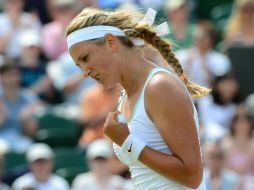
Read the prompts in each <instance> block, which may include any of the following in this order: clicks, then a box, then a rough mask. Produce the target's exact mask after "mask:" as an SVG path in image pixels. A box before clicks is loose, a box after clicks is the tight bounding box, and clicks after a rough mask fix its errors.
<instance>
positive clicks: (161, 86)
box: [139, 73, 202, 188]
mask: <svg viewBox="0 0 254 190" xmlns="http://www.w3.org/2000/svg"><path fill="white" fill-rule="evenodd" d="M158 97H160V98H158ZM165 103H166V104H165ZM145 106H146V109H147V113H148V115H149V116H150V118H151V120H152V121H153V122H154V123H155V125H156V126H157V128H158V130H159V131H160V134H161V136H162V138H163V139H164V141H165V142H166V144H167V145H168V146H169V148H170V150H171V152H172V155H167V154H163V153H159V152H158V151H155V150H153V149H151V148H148V147H146V148H145V149H144V150H143V151H142V153H141V155H140V157H139V160H140V161H141V162H143V163H144V164H145V165H147V166H148V167H150V168H151V169H153V170H155V171H157V172H158V173H160V174H161V175H163V176H165V177H168V178H170V179H173V180H175V181H178V182H179V183H181V184H184V185H186V186H189V187H191V188H196V187H198V185H199V183H200V182H201V180H202V161H201V156H200V146H199V140H198V135H197V129H196V126H195V121H194V118H193V107H192V103H191V102H190V99H189V95H188V94H187V92H186V91H185V90H184V88H183V87H182V85H181V84H180V82H179V81H178V80H177V79H176V78H175V77H173V76H168V74H165V73H163V74H162V73H161V74H157V75H155V76H154V77H153V80H151V81H150V82H149V84H148V86H147V89H146V92H145ZM169 116H170V117H169Z"/></svg>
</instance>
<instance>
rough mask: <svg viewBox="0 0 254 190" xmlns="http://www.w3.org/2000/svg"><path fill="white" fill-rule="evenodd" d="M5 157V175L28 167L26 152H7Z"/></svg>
mask: <svg viewBox="0 0 254 190" xmlns="http://www.w3.org/2000/svg"><path fill="white" fill-rule="evenodd" d="M3 158H4V168H3V170H4V176H8V175H12V174H14V173H17V172H19V171H21V170H24V169H26V168H27V162H26V156H25V153H18V152H7V153H5V154H4V157H3Z"/></svg>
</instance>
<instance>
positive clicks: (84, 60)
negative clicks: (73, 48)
mask: <svg viewBox="0 0 254 190" xmlns="http://www.w3.org/2000/svg"><path fill="white" fill-rule="evenodd" d="M79 60H80V61H81V62H83V63H85V62H87V61H88V54H87V55H85V56H80V57H79Z"/></svg>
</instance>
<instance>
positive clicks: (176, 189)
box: [113, 67, 206, 190]
mask: <svg viewBox="0 0 254 190" xmlns="http://www.w3.org/2000/svg"><path fill="white" fill-rule="evenodd" d="M158 72H166V73H168V74H170V75H174V74H173V73H171V72H170V71H169V70H166V69H164V68H161V67H155V68H153V69H152V70H151V71H150V73H149V75H148V77H147V80H146V82H145V85H144V87H143V90H142V92H141V94H140V96H139V99H138V101H137V103H136V105H135V108H134V111H133V113H132V117H131V119H130V121H129V122H128V128H129V131H130V133H131V134H135V136H137V137H138V138H140V139H141V140H142V141H144V142H145V143H146V145H147V146H148V147H151V148H153V149H155V150H157V151H159V152H162V153H166V154H171V150H170V149H169V147H168V146H167V144H166V143H165V142H164V140H163V139H162V137H161V135H160V132H159V131H158V129H157V127H156V126H155V124H154V123H153V122H152V121H151V120H150V119H149V117H148V116H147V114H146V111H145V105H144V91H145V88H146V86H147V84H148V82H149V80H150V79H151V78H152V77H153V76H154V75H155V74H156V73H158ZM175 77H176V76H175ZM177 79H178V78H177ZM179 81H180V79H179ZM181 83H182V82H181ZM183 87H184V88H185V86H184V84H183ZM185 89H186V88H185ZM186 90H187V89H186ZM119 101H120V102H119V104H120V105H119V111H121V109H122V102H123V101H122V100H119ZM193 107H194V104H193ZM194 119H195V123H196V127H197V129H198V128H199V122H198V116H197V111H196V109H195V107H194ZM113 149H114V152H115V154H116V156H117V157H118V158H119V160H120V161H122V162H123V163H125V164H126V165H128V166H129V169H130V173H131V178H132V181H133V183H134V186H135V189H136V190H169V189H170V190H190V188H188V187H186V186H183V185H181V184H179V183H177V182H175V181H173V180H170V179H167V178H165V177H163V176H162V175H160V174H159V173H157V172H155V171H153V170H152V169H150V168H149V167H147V166H146V165H144V164H142V163H141V162H140V161H138V160H137V161H136V162H131V161H130V160H128V158H127V157H126V156H125V155H124V153H123V152H121V149H120V147H119V146H118V145H117V144H115V143H114V144H113ZM201 186H204V180H203V182H202V183H201ZM201 186H200V187H199V188H198V190H206V188H205V187H201Z"/></svg>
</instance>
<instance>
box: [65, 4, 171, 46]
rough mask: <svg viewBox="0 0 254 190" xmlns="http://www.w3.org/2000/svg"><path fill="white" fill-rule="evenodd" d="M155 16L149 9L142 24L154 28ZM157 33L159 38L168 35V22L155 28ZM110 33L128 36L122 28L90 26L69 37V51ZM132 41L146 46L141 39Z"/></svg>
mask: <svg viewBox="0 0 254 190" xmlns="http://www.w3.org/2000/svg"><path fill="white" fill-rule="evenodd" d="M155 15H156V11H155V10H153V9H151V8H149V9H148V11H147V13H146V15H145V17H144V18H143V19H142V20H141V22H144V23H146V24H148V25H150V26H152V24H153V22H154V20H155ZM155 32H156V34H157V35H158V36H163V35H165V34H168V33H169V27H168V24H167V22H164V23H162V24H160V25H158V26H157V27H156V28H155ZM108 33H110V34H114V35H116V36H126V34H125V32H124V31H123V30H121V29H120V28H117V27H114V26H106V25H99V26H89V27H86V28H82V29H79V30H76V31H74V32H72V33H70V34H69V35H68V36H67V45H68V49H70V47H71V46H73V45H75V44H77V43H79V42H84V41H88V40H93V39H97V38H102V37H104V36H105V35H106V34H108ZM131 40H132V42H133V43H134V45H136V46H141V45H144V44H145V42H144V40H143V39H141V38H131Z"/></svg>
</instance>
